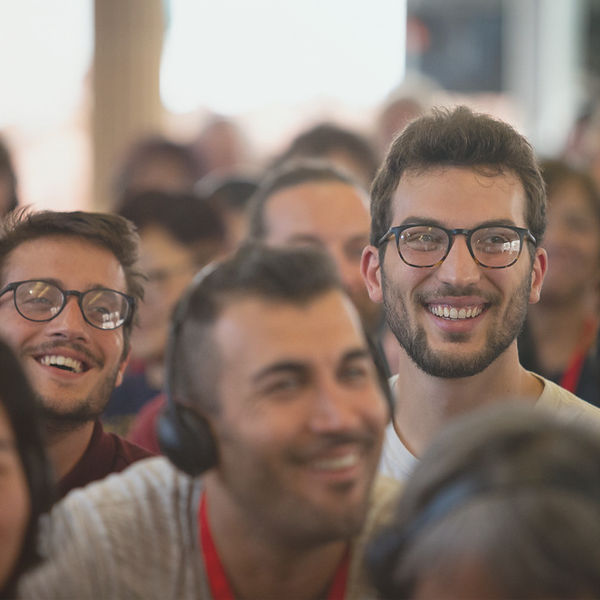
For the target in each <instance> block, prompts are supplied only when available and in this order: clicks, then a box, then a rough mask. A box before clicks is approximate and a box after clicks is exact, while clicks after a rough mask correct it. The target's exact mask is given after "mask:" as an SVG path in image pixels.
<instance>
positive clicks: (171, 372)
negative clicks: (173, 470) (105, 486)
mask: <svg viewBox="0 0 600 600" xmlns="http://www.w3.org/2000/svg"><path fill="white" fill-rule="evenodd" d="M213 270H214V266H213V265H208V266H207V267H205V268H204V269H202V270H201V271H200V272H199V273H198V275H196V277H195V278H194V281H193V282H192V284H191V285H190V287H189V288H188V289H187V291H186V292H185V293H184V295H183V297H182V298H181V300H180V301H179V302H178V304H177V306H176V307H175V310H174V312H173V317H172V319H171V327H170V331H169V339H168V343H167V354H166V368H167V373H166V386H165V388H166V389H165V394H166V396H167V408H166V409H165V411H164V412H163V414H162V415H161V417H160V418H159V420H158V423H157V426H156V433H157V436H158V444H159V446H160V449H161V451H162V452H163V454H164V455H165V456H166V457H167V458H168V459H169V460H170V461H171V462H172V463H173V464H174V465H175V466H176V467H177V468H179V469H181V470H182V471H184V472H185V473H187V474H188V475H191V476H193V477H196V476H198V475H201V474H202V473H204V472H205V471H208V470H209V469H212V468H213V467H215V466H216V465H217V462H218V450H217V444H216V442H215V439H214V436H213V434H212V431H211V429H210V425H209V423H208V420H207V419H206V417H204V416H203V415H201V414H200V413H198V412H197V411H196V410H194V409H193V408H192V407H190V406H187V405H185V404H182V403H181V402H179V399H178V398H177V397H176V396H177V391H178V378H179V377H181V374H180V372H179V368H180V367H179V364H178V362H179V360H180V358H179V356H178V352H177V341H178V338H179V336H180V334H181V330H182V328H183V325H184V322H185V319H186V316H187V314H188V311H189V308H190V303H191V299H192V296H193V294H194V292H195V291H196V290H197V289H198V286H199V285H201V284H202V281H203V280H204V279H205V277H206V276H207V275H208V274H209V273H210V272H212V271H213Z"/></svg>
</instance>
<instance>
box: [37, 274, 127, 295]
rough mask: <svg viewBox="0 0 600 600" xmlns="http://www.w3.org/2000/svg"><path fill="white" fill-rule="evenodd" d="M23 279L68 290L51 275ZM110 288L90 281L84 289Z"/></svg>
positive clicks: (86, 290)
mask: <svg viewBox="0 0 600 600" xmlns="http://www.w3.org/2000/svg"><path fill="white" fill-rule="evenodd" d="M25 281H41V282H42V283H49V284H51V285H55V286H56V287H58V288H60V289H61V290H63V291H65V292H66V291H69V290H67V288H66V286H65V285H64V283H63V282H62V281H61V280H60V279H54V278H52V277H39V278H33V279H26V280H25ZM112 289H114V288H112V287H107V286H106V285H103V284H101V283H92V284H91V285H90V286H89V287H87V288H86V289H85V290H84V291H85V292H89V291H92V290H112ZM114 291H119V290H114ZM121 293H123V292H121Z"/></svg>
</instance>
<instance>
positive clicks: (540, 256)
mask: <svg viewBox="0 0 600 600" xmlns="http://www.w3.org/2000/svg"><path fill="white" fill-rule="evenodd" d="M547 270H548V255H547V254H546V251H545V250H544V249H543V248H536V250H535V256H534V258H533V269H532V272H531V291H530V292H529V304H536V303H537V302H539V300H540V295H541V293H542V284H543V282H544V277H545V276H546V271H547Z"/></svg>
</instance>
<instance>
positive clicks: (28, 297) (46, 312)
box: [15, 281, 129, 329]
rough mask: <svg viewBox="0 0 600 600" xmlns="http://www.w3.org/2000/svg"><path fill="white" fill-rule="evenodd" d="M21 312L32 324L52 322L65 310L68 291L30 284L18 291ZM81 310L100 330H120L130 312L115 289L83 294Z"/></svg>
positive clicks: (125, 301) (16, 292)
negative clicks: (35, 322) (65, 292)
mask: <svg viewBox="0 0 600 600" xmlns="http://www.w3.org/2000/svg"><path fill="white" fill-rule="evenodd" d="M15 303H16V306H17V309H18V311H19V312H20V313H21V315H23V316H24V317H25V318H26V319H30V320H32V321H49V320H50V319H53V318H54V317H55V316H56V315H58V313H59V312H60V311H61V310H62V308H63V306H64V304H65V294H64V292H63V291H62V290H61V289H60V288H59V287H57V286H55V285H54V284H51V283H48V282H45V281H28V282H24V283H22V284H20V285H19V286H18V287H17V288H16V290H15ZM80 306H81V310H82V312H83V316H84V317H85V320H86V321H87V322H88V323H90V325H93V326H94V327H97V328H98V329H116V328H117V327H119V326H121V325H122V324H123V323H124V322H125V320H126V318H127V316H128V312H129V305H128V303H127V299H126V298H125V296H123V295H122V294H120V293H119V292H117V291H114V290H107V289H94V290H88V291H87V292H85V293H83V294H82V295H81V301H80Z"/></svg>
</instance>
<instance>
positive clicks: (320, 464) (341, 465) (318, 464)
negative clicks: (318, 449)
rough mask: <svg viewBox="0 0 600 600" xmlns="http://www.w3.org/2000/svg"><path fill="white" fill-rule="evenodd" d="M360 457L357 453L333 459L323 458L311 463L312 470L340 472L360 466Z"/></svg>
mask: <svg viewBox="0 0 600 600" xmlns="http://www.w3.org/2000/svg"><path fill="white" fill-rule="evenodd" d="M358 461H359V455H358V454H357V453H355V452H352V453H350V454H346V455H344V456H337V457H333V458H321V459H319V460H314V461H312V462H311V465H310V466H311V468H312V469H314V470H315V471H340V470H342V469H349V468H350V467H354V466H355V465H357V464H358Z"/></svg>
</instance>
